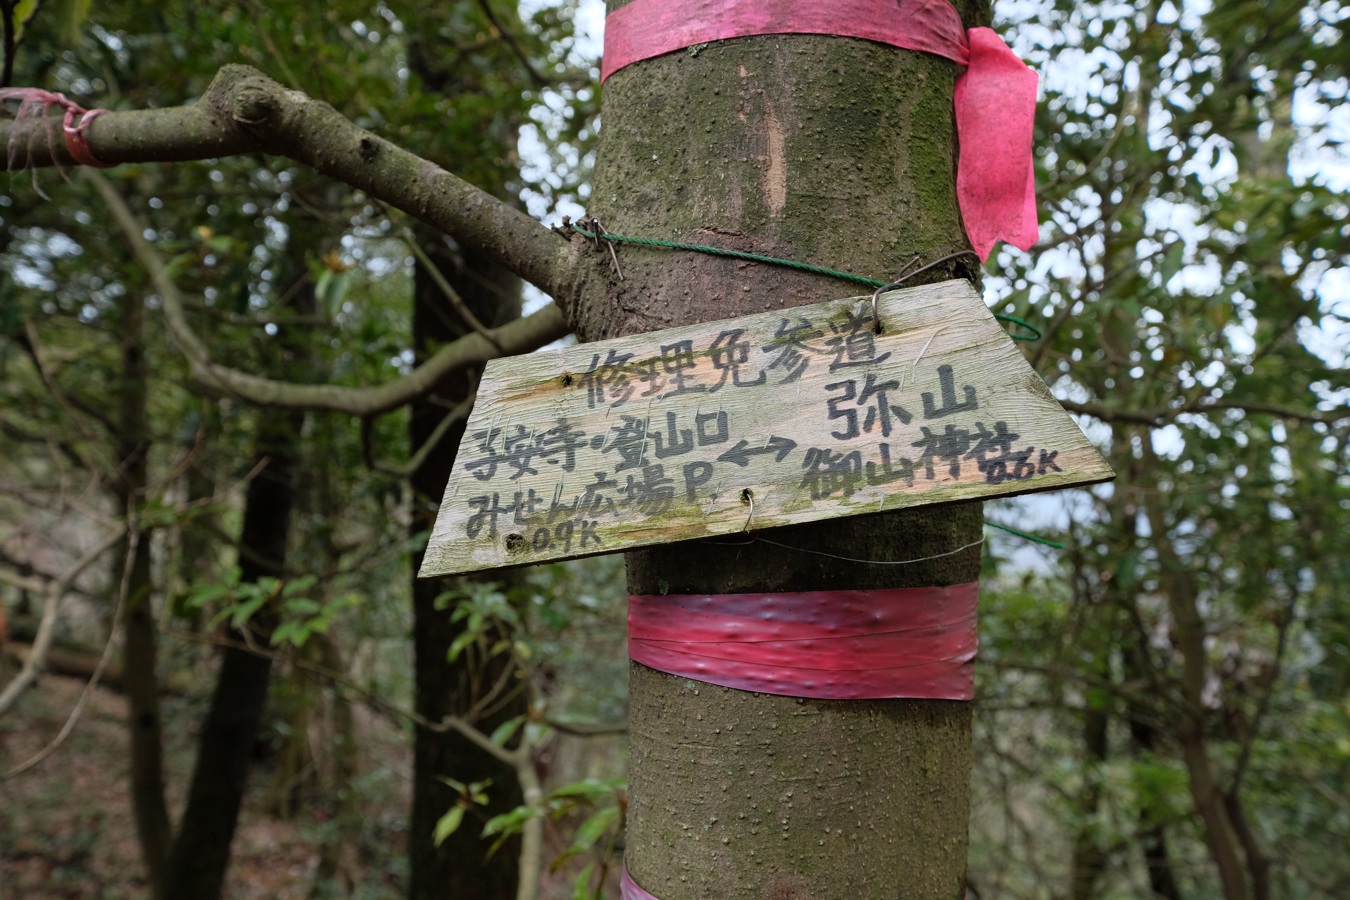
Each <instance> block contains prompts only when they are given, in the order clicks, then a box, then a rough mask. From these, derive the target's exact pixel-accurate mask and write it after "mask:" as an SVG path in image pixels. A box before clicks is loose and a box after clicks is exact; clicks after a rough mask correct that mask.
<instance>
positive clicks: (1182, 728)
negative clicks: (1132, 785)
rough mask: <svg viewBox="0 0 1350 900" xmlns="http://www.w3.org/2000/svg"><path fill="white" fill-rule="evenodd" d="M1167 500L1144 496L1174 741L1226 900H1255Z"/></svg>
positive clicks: (1197, 617) (1199, 622)
mask: <svg viewBox="0 0 1350 900" xmlns="http://www.w3.org/2000/svg"><path fill="white" fill-rule="evenodd" d="M1138 445H1139V446H1140V447H1141V448H1142V453H1143V457H1142V459H1143V463H1144V465H1145V466H1147V467H1148V468H1149V469H1152V470H1156V469H1157V460H1156V457H1155V456H1154V454H1153V444H1152V441H1151V439H1150V436H1149V435H1147V434H1145V435H1144V436H1143V438H1142V439H1141V440H1140V441H1139V442H1138ZM1162 501H1163V498H1162V495H1161V494H1159V493H1158V492H1157V491H1147V492H1144V494H1143V509H1144V512H1145V514H1146V515H1147V516H1148V524H1149V532H1150V536H1151V538H1152V542H1153V546H1154V548H1155V551H1156V552H1157V554H1158V564H1159V567H1160V569H1161V578H1160V581H1161V585H1160V588H1161V590H1162V592H1163V593H1164V594H1165V595H1166V597H1167V607H1168V610H1169V612H1170V613H1171V616H1172V622H1171V639H1172V644H1173V646H1174V647H1175V648H1176V650H1177V653H1178V654H1179V655H1180V657H1181V683H1180V689H1181V703H1182V707H1181V715H1180V717H1179V721H1178V722H1177V724H1176V732H1175V733H1176V739H1177V742H1178V743H1179V744H1180V745H1181V758H1182V760H1183V762H1184V763H1185V765H1186V773H1187V775H1188V776H1189V778H1190V789H1191V799H1192V801H1193V802H1194V803H1195V812H1196V815H1197V816H1198V817H1199V818H1200V822H1201V824H1202V825H1203V827H1204V834H1205V844H1206V846H1207V847H1208V848H1209V855H1210V858H1211V859H1212V860H1213V861H1214V865H1215V867H1216V868H1217V869H1218V873H1219V880H1220V882H1221V883H1222V884H1223V895H1224V897H1225V898H1226V900H1248V898H1250V897H1251V896H1252V891H1251V887H1250V886H1249V885H1248V882H1247V874H1248V873H1247V866H1246V863H1245V861H1244V858H1243V851H1242V847H1241V843H1240V841H1239V838H1238V831H1237V826H1236V824H1235V823H1234V822H1233V820H1232V819H1231V818H1230V816H1229V810H1228V806H1227V805H1226V803H1225V798H1224V792H1223V788H1222V786H1221V785H1220V783H1219V776H1218V773H1217V772H1216V770H1215V764H1214V760H1213V758H1212V757H1211V755H1210V750H1209V744H1208V739H1207V735H1206V733H1205V701H1204V690H1205V680H1206V676H1207V673H1208V671H1209V661H1208V651H1207V650H1206V649H1205V620H1204V617H1203V616H1202V615H1201V614H1200V606H1199V599H1198V598H1197V596H1196V590H1195V583H1194V581H1193V579H1192V578H1191V577H1190V575H1189V573H1188V572H1187V570H1186V568H1185V566H1184V564H1183V563H1182V561H1181V559H1180V558H1179V557H1178V555H1177V551H1176V549H1175V548H1174V547H1173V546H1172V539H1171V531H1170V530H1169V528H1168V524H1167V521H1166V517H1165V514H1164V511H1163V504H1162Z"/></svg>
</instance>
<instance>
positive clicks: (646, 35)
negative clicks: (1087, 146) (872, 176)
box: [600, 0, 1037, 260]
mask: <svg viewBox="0 0 1350 900" xmlns="http://www.w3.org/2000/svg"><path fill="white" fill-rule="evenodd" d="M764 34H828V35H834V36H837V37H851V38H859V39H861V40H868V41H876V42H877V43H882V44H888V45H890V46H893V47H901V48H903V49H906V50H915V51H918V52H921V53H933V54H935V55H937V56H941V57H943V58H945V59H950V60H951V61H952V62H955V63H957V64H959V65H963V66H966V67H967V68H966V72H965V73H964V74H963V75H961V77H960V78H958V79H957V84H956V125H957V135H958V138H959V141H960V158H959V160H958V174H957V200H958V202H959V204H960V207H961V216H962V218H963V219H964V220H965V224H966V233H967V235H968V236H969V237H970V242H971V246H973V247H974V248H975V251H976V252H977V253H979V254H980V259H982V260H983V259H988V258H989V253H990V251H991V250H992V249H993V246H994V243H995V242H996V241H998V240H1005V241H1007V242H1008V243H1010V244H1012V245H1014V246H1016V247H1020V248H1021V249H1023V250H1029V249H1031V246H1032V245H1033V244H1034V243H1035V242H1036V239H1037V228H1036V190H1035V181H1034V174H1033V170H1032V165H1031V136H1032V126H1033V125H1034V123H1035V118H1036V73H1034V72H1032V71H1031V70H1030V69H1028V68H1027V67H1026V65H1025V64H1024V63H1023V62H1022V61H1021V60H1020V59H1018V58H1017V55H1016V54H1014V53H1013V52H1012V50H1010V49H1009V48H1008V46H1007V44H1005V43H1003V40H1002V39H1001V38H1000V37H999V36H998V35H997V34H996V33H995V32H994V31H992V30H991V29H988V28H972V29H970V31H969V32H967V31H966V30H965V29H964V28H963V27H962V24H961V19H960V16H958V15H957V13H956V10H955V8H954V7H953V6H952V5H951V4H950V3H949V2H947V0H900V2H899V3H897V2H896V0H829V2H822V0H687V2H683V3H671V2H670V0H633V2H632V3H629V4H628V5H626V6H624V7H622V8H620V9H617V10H615V11H614V12H613V13H611V14H610V15H609V16H608V17H607V18H606V19H605V54H604V58H603V59H602V61H601V65H600V78H601V80H602V81H603V80H604V79H606V78H609V77H610V76H611V75H613V74H614V73H615V72H617V71H619V70H620V69H622V68H624V67H625V66H628V65H631V64H633V63H635V62H640V61H641V60H644V59H651V58H653V57H656V56H662V55H664V54H666V53H673V52H675V51H677V50H683V49H684V48H686V47H692V46H694V45H695V44H704V43H709V42H711V41H720V40H727V39H729V38H738V37H752V36H754V35H764Z"/></svg>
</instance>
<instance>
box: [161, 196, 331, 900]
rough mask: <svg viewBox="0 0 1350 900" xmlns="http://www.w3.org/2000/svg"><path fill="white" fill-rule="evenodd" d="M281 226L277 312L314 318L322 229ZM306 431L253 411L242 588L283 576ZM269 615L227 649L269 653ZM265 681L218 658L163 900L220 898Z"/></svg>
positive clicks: (284, 413) (227, 654) (292, 352)
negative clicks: (256, 648)
mask: <svg viewBox="0 0 1350 900" xmlns="http://www.w3.org/2000/svg"><path fill="white" fill-rule="evenodd" d="M332 187H333V186H332V185H331V184H330V183H328V182H325V181H321V182H319V184H318V186H317V188H313V186H311V188H312V189H313V192H314V194H315V196H313V197H311V198H310V202H309V203H308V204H307V208H311V209H312V208H316V207H320V206H321V205H322V199H320V198H321V195H322V194H323V193H324V192H325V191H331V190H332ZM294 190H295V191H296V192H297V193H301V192H302V191H303V190H304V188H302V187H299V186H297V187H296V188H294ZM287 224H288V226H289V237H288V242H287V248H286V256H285V258H284V259H282V260H279V263H280V266H279V268H280V277H279V280H278V283H279V284H281V285H283V286H290V285H295V284H298V287H296V288H295V289H294V290H288V291H287V294H286V298H285V299H283V300H281V301H279V302H278V306H279V307H280V308H281V310H282V311H283V312H300V313H313V312H314V309H315V297H314V282H313V279H312V278H311V277H310V275H309V274H308V271H307V267H306V264H305V256H306V254H308V253H311V252H314V251H315V250H316V248H322V246H323V243H324V240H325V238H326V236H327V233H328V232H327V228H326V227H325V226H324V224H323V223H322V222H321V221H319V220H317V219H314V218H312V217H311V216H309V215H308V214H304V213H301V214H297V215H295V216H293V217H292V218H291V220H290V221H289V222H288V223H287ZM305 340H306V335H305V334H304V329H293V328H286V327H285V326H282V327H281V328H280V330H279V332H278V334H277V337H276V339H275V343H274V344H273V347H272V349H273V353H274V354H275V357H276V358H275V359H273V360H272V362H271V363H270V365H269V368H271V369H272V370H273V371H274V372H275V374H276V375H278V376H279V377H283V378H290V379H291V380H296V381H299V380H304V369H306V368H308V362H307V360H308V358H309V352H308V348H307V345H306V343H305ZM304 424H305V414H304V413H303V412H299V411H294V410H286V409H271V408H266V409H260V410H258V412H257V426H256V428H257V432H256V435H255V437H254V465H255V466H261V467H262V468H261V470H260V471H259V472H258V474H257V475H256V476H255V477H254V479H253V480H252V481H251V482H249V485H248V490H247V493H246V495H245V499H244V521H243V526H242V530H241V531H240V535H239V547H238V562H239V581H240V583H241V584H250V583H256V582H258V581H259V580H261V579H263V578H267V577H271V578H278V579H279V578H284V577H285V574H286V548H287V543H288V541H289V537H290V531H291V509H292V506H293V505H294V502H295V484H296V477H297V472H296V469H297V466H298V463H299V460H300V459H301V458H302V457H301V453H300V447H301V441H302V440H303V431H304ZM275 615H276V614H275V611H274V610H272V609H271V608H270V605H265V606H264V607H263V608H262V609H261V610H259V612H257V613H256V614H255V615H254V616H253V618H252V620H251V621H249V622H248V623H247V624H246V625H245V626H244V628H243V629H240V630H235V629H229V630H228V632H227V633H228V636H229V638H230V639H231V641H232V642H233V643H235V644H244V643H249V642H251V643H255V644H258V645H261V646H263V647H268V646H269V636H270V635H271V632H272V628H273V627H274V626H275V624H276V618H275ZM271 679H272V660H271V659H270V658H269V657H267V656H264V655H261V654H258V653H253V652H251V651H249V650H247V649H244V648H241V647H237V646H227V647H226V648H225V649H224V650H223V651H222V653H221V663H220V673H219V674H218V675H217V678H216V686H215V690H214V691H213V692H212V695H211V707H210V709H209V710H208V711H207V715H206V721H205V723H204V724H203V726H202V733H201V738H200V740H199V742H198V747H199V749H198V751H197V764H196V768H195V769H194V770H193V773H192V784H191V787H190V788H189V790H188V800H187V807H186V808H185V809H184V811H183V819H182V821H181V823H180V824H179V829H178V837H177V839H176V840H175V841H174V847H173V856H172V859H171V860H170V869H169V882H168V888H169V889H168V893H167V896H168V897H169V898H171V900H178V898H181V900H204V898H212V897H218V896H220V893H221V890H222V888H223V886H224V883H225V873H226V870H227V869H228V867H229V862H230V846H231V844H232V843H233V841H234V832H235V827H236V825H237V824H238V821H239V809H240V806H241V805H242V803H243V800H244V793H245V790H246V789H247V787H248V774H249V769H250V767H251V765H252V762H253V747H254V743H255V741H256V740H257V736H258V726H259V724H260V723H261V721H262V715H263V710H264V707H265V706H266V704H267V693H268V687H269V685H270V684H271Z"/></svg>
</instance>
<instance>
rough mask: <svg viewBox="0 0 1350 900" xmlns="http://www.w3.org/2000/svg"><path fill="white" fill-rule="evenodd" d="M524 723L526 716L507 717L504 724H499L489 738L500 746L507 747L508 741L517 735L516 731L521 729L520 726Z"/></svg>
mask: <svg viewBox="0 0 1350 900" xmlns="http://www.w3.org/2000/svg"><path fill="white" fill-rule="evenodd" d="M524 724H525V717H524V716H516V717H515V718H513V719H507V720H506V721H505V722H503V723H502V724H500V725H498V726H497V727H496V728H495V729H493V731H492V736H491V737H490V738H489V740H491V741H492V743H494V744H496V745H497V746H498V747H505V746H506V742H507V741H509V740H511V738H513V737H515V735H516V732H517V731H519V730H520V726H521V725H524Z"/></svg>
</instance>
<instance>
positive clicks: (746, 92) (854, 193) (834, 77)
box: [573, 0, 981, 900]
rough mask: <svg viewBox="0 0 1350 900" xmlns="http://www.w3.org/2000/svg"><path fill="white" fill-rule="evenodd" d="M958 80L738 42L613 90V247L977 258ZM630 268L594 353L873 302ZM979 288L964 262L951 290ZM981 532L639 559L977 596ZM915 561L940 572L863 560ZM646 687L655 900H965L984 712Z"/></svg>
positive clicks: (763, 42)
mask: <svg viewBox="0 0 1350 900" xmlns="http://www.w3.org/2000/svg"><path fill="white" fill-rule="evenodd" d="M609 5H610V10H611V11H613V9H615V8H617V7H618V6H621V5H622V3H621V2H615V0H611V2H610V4H609ZM965 11H966V12H969V10H965ZM968 24H971V23H970V22H969V21H968ZM957 74H958V69H957V67H956V66H954V65H953V64H951V63H949V62H946V61H945V60H942V59H939V58H937V57H934V56H929V55H924V54H920V53H911V52H905V51H901V50H896V49H894V48H891V47H884V46H880V45H876V44H872V43H868V42H864V41H856V40H849V39H840V38H832V37H825V36H814V35H774V36H768V37H756V38H745V39H739V40H734V41H722V42H717V43H714V44H710V45H708V46H705V47H700V48H698V50H697V51H694V50H690V51H684V52H679V53H673V54H669V55H666V56H662V57H659V58H656V59H652V60H647V61H645V62H642V63H639V64H636V65H633V66H630V67H629V68H626V69H624V70H622V71H620V72H618V73H616V74H615V75H614V76H613V77H612V78H610V79H609V80H608V82H607V83H606V86H605V94H604V110H603V121H604V130H603V137H602V147H601V150H600V154H599V157H598V159H597V166H596V175H595V189H594V192H593V197H594V200H593V204H594V205H593V207H592V209H591V212H592V213H594V214H596V215H598V216H599V217H600V218H601V219H602V221H603V222H604V224H605V227H606V228H608V229H609V230H610V231H612V232H615V233H620V234H628V235H638V236H644V237H657V238H668V239H670V238H673V239H676V240H684V241H692V242H694V243H703V244H717V245H720V246H723V247H732V248H735V249H740V250H749V251H753V252H758V253H764V254H767V255H772V256H777V257H785V258H789V259H794V260H801V261H805V262H811V263H815V264H818V265H823V266H828V267H831V268H835V269H842V270H845V271H850V272H855V273H859V274H865V275H870V276H873V277H886V276H888V275H890V274H893V273H894V272H895V271H896V270H897V269H898V268H899V267H900V266H901V265H903V264H904V263H906V262H907V261H909V260H910V259H911V258H912V257H914V256H919V257H920V258H921V260H923V261H924V262H927V261H930V260H933V259H936V258H938V257H941V256H944V255H946V254H948V253H951V252H953V251H956V250H960V249H963V248H965V247H967V246H968V245H967V243H966V238H965V234H964V232H963V230H962V226H961V219H960V215H959V212H958V211H957V206H956V196H955V186H954V185H955V164H954V134H953V115H952V91H953V84H954V80H955V77H956V75H957ZM621 257H622V263H623V272H624V276H625V279H626V280H624V281H622V282H619V281H617V279H612V280H611V286H610V294H609V297H608V301H607V302H604V303H594V304H591V305H589V306H586V307H584V308H581V309H577V310H574V311H573V316H574V319H575V322H576V325H577V328H578V333H579V335H580V336H581V337H582V338H583V339H585V340H598V339H602V338H608V337H614V336H616V335H623V334H633V333H638V332H644V331H651V330H654V329H658V328H664V327H671V326H677V325H685V324H689V323H694V322H701V321H710V320H714V319H720V318H726V317H729V316H736V315H744V314H748V313H754V312H760V311H763V310H769V309H782V308H787V307H793V306H799V305H802V304H807V303H812V302H817V301H821V300H827V299H835V298H838V297H841V296H847V295H849V294H850V293H857V291H856V289H851V288H850V287H849V286H847V285H846V284H844V283H843V282H838V281H831V280H829V279H828V278H822V277H819V276H812V275H804V274H801V273H798V272H795V271H792V270H788V269H781V268H776V267H772V266H763V265H758V264H753V263H744V262H733V261H729V260H725V259H719V258H714V257H710V256H706V255H701V254H696V253H675V254H671V253H669V252H662V251H647V250H630V249H628V248H626V247H625V248H624V250H622V251H621ZM976 272H977V267H976V266H974V265H972V264H969V263H967V262H965V261H961V262H957V263H954V264H951V265H948V266H946V267H945V268H942V269H939V270H938V271H935V272H933V273H931V277H932V279H933V280H942V279H944V278H949V277H952V276H953V275H954V274H957V273H962V274H966V275H968V276H974V275H975V273H976ZM980 530H981V512H980V504H979V503H963V504H959V505H951V506H947V507H943V508H940V509H931V508H930V509H923V510H917V511H913V512H907V513H901V514H886V515H883V516H868V517H865V518H855V519H847V520H836V521H832V522H826V523H819V524H813V525H807V526H799V527H793V528H788V529H782V530H779V531H776V532H774V534H773V540H775V541H777V542H779V543H782V544H785V545H788V546H789V547H792V548H805V549H807V550H811V551H815V553H804V552H800V550H797V549H785V548H783V547H777V546H774V545H769V544H765V543H756V542H750V541H709V542H703V543H696V544H683V545H676V546H667V547H657V548H652V549H647V550H643V551H638V552H634V553H630V554H628V586H629V590H630V592H632V593H635V594H646V593H651V594H656V593H677V594H678V593H714V594H728V593H746V592H764V591H807V590H835V589H863V590H877V589H884V588H893V587H915V586H933V585H951V584H959V583H964V582H969V581H973V580H975V578H976V577H977V575H978V571H979V559H980V557H979V551H978V548H977V547H971V548H969V549H968V550H966V551H963V552H958V553H955V554H951V553H950V551H952V550H953V549H955V548H959V547H962V546H964V545H967V544H971V543H973V542H977V541H978V540H979V538H980ZM821 554H827V555H821ZM939 554H946V555H939ZM926 557H936V558H933V559H927V560H925V559H924V558H926ZM909 559H914V560H920V561H917V562H915V563H913V564H912V565H896V566H878V565H868V564H865V563H859V562H856V561H854V560H892V561H894V560H909ZM630 691H631V712H630V715H631V742H632V743H631V750H630V767H631V771H630V781H631V801H630V807H629V822H628V837H627V864H628V867H629V871H630V872H631V874H632V875H633V877H634V879H635V880H636V881H637V882H638V884H640V885H641V886H642V887H643V888H644V889H646V890H647V891H649V892H650V893H652V894H653V895H655V896H656V897H658V898H660V900H693V898H705V897H717V898H747V900H748V898H762V897H766V896H773V897H784V898H797V897H800V898H805V897H840V896H849V897H856V898H860V900H866V898H874V897H875V898H881V897H886V898H893V897H895V896H897V893H899V894H900V895H902V896H905V897H907V898H910V897H913V898H930V897H931V898H944V900H951V898H955V897H958V896H960V895H961V894H962V891H963V889H964V876H965V868H966V858H965V857H966V846H967V822H968V816H969V782H970V766H971V733H970V727H971V718H970V706H969V704H967V703H963V702H958V701H936V700H903V699H900V700H873V701H861V702H848V701H823V700H802V699H797V698H791V697H778V696H768V695H762V694H757V693H748V692H741V691H736V690H731V689H726V688H721V687H714V686H710V685H707V684H699V683H697V682H694V681H691V680H689V679H686V678H680V677H674V676H671V675H667V674H664V673H661V672H656V671H653V670H651V669H648V668H645V667H643V666H641V665H638V664H634V665H633V666H632V669H631V679H630Z"/></svg>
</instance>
